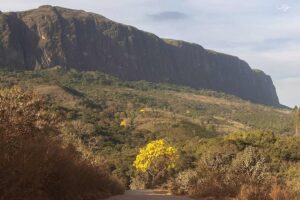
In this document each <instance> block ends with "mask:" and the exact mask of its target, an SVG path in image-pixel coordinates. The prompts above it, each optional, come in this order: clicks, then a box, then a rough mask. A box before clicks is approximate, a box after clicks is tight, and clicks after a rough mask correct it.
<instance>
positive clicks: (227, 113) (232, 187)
mask: <svg viewBox="0 0 300 200" xmlns="http://www.w3.org/2000/svg"><path fill="white" fill-rule="evenodd" d="M15 85H17V86H19V87H22V88H23V89H24V90H26V91H27V90H28V91H32V92H33V93H34V94H35V95H36V96H38V97H39V98H42V99H43V100H44V101H45V103H46V104H48V105H50V107H51V112H53V113H55V115H57V116H59V126H58V127H57V128H56V129H57V130H56V131H54V132H55V133H56V135H55V137H54V138H56V139H57V138H59V140H61V141H62V144H61V145H57V144H55V145H56V146H57V148H59V149H60V148H62V147H61V146H63V147H64V148H62V149H61V150H64V151H67V152H69V151H70V152H73V151H74V152H77V153H76V155H77V154H79V155H80V157H81V158H84V160H85V162H86V161H88V163H91V166H95V165H96V166H97V165H98V164H99V163H105V166H107V169H108V171H109V172H111V173H112V174H113V175H114V176H117V177H118V178H119V180H121V181H122V182H123V183H124V185H125V186H126V187H132V188H143V187H145V186H148V187H158V186H160V187H165V188H168V189H170V190H171V191H172V192H174V193H179V194H188V195H192V196H195V197H208V196H215V197H216V198H221V197H225V196H227V197H236V198H239V199H259V200H263V199H276V198H277V197H278V196H281V197H282V198H281V199H297V198H298V197H299V191H300V186H299V182H300V180H299V177H300V174H299V173H300V172H299V159H300V155H299V152H300V151H299V145H298V144H299V142H300V138H299V136H296V135H294V134H295V126H294V125H296V123H295V122H296V121H297V120H298V118H297V120H296V115H295V114H294V113H295V112H292V110H289V109H278V108H272V107H266V106H262V105H257V104H252V103H250V102H246V101H243V100H240V99H238V98H236V97H234V96H229V95H226V94H222V93H216V92H213V91H207V90H193V89H190V88H186V87H178V86H173V85H166V84H153V83H148V82H144V81H139V82H126V81H120V80H118V79H116V78H114V77H111V76H108V75H106V74H103V73H100V72H78V71H75V70H65V69H62V68H59V67H57V68H53V69H47V70H40V71H21V72H9V71H1V72H0V87H1V88H11V87H13V86H15ZM297 122H298V121H297ZM47 130H50V129H49V128H47ZM48 135H49V134H48ZM50 135H51V134H50ZM52 140H53V138H52V139H51V141H52ZM161 140H163V141H164V142H165V143H166V144H168V145H170V147H172V148H174V149H175V150H176V149H177V150H176V155H177V154H178V159H176V165H175V166H174V167H171V168H169V169H168V170H166V171H164V170H161V171H164V173H163V175H159V176H154V174H155V173H154V171H155V170H154V171H151V173H152V175H151V174H149V173H145V172H150V171H149V170H145V169H144V170H138V167H137V166H138V165H136V166H134V164H133V163H134V161H135V160H136V159H137V158H138V157H137V155H139V153H140V152H139V148H142V147H145V146H146V147H147V144H149V143H150V144H154V143H151V142H153V141H161ZM47 141H48V139H47ZM55 141H56V142H57V140H55ZM68 144H73V147H74V148H73V149H72V148H71V149H72V150H68V149H69V148H66V146H68ZM41 146H45V145H41ZM44 148H45V149H47V145H46V147H44ZM54 154H55V152H54V153H53V155H54ZM65 155H66V157H70V156H69V155H68V154H65ZM159 155H163V156H166V155H168V154H159ZM71 157H72V156H71ZM73 157H74V156H73ZM144 157H145V158H150V157H149V156H144ZM158 157H159V158H160V156H158ZM176 157H177V156H176ZM74 159H75V158H74ZM151 159H152V158H151ZM153 160H155V159H153ZM70 162H83V161H76V160H73V161H70ZM155 163H156V162H155ZM158 163H159V164H158V165H159V166H166V165H164V164H163V162H158ZM87 165H88V166H90V165H89V164H87ZM103 168H104V167H102V169H103ZM240 174H243V175H244V176H242V177H241V176H240ZM277 199H278V198H277Z"/></svg>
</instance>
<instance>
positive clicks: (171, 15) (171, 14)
mask: <svg viewBox="0 0 300 200" xmlns="http://www.w3.org/2000/svg"><path fill="white" fill-rule="evenodd" d="M148 17H150V18H151V19H152V20H154V21H170V20H182V19H187V18H189V15H187V14H185V13H182V12H178V11H164V12H159V13H156V14H152V15H148Z"/></svg>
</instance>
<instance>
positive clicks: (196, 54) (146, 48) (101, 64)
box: [0, 6, 280, 107]
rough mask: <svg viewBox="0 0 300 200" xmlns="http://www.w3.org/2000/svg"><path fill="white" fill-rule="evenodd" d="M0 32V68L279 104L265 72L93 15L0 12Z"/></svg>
mask: <svg viewBox="0 0 300 200" xmlns="http://www.w3.org/2000/svg"><path fill="white" fill-rule="evenodd" d="M0 33H1V34H0V68H8V69H23V70H33V69H40V68H50V67H54V66H57V65H60V66H64V67H67V68H74V69H78V70H83V71H89V70H101V71H103V72H105V73H108V74H111V75H114V76H117V77H119V78H121V79H123V80H135V81H137V80H146V81H150V82H157V83H161V82H164V83H173V84H177V85H185V86H190V87H193V88H195V89H210V90H214V91H220V92H224V93H227V94H232V95H235V96H238V97H240V98H242V99H245V100H250V101H252V102H256V103H260V104H266V105H271V106H276V107H278V106H280V104H279V100H278V97H277V94H276V90H275V87H274V85H273V83H272V80H271V77H270V76H268V75H266V74H264V73H263V72H261V71H256V70H252V69H251V68H250V66H249V65H248V64H247V63H246V62H245V61H243V60H240V59H239V58H237V57H235V56H230V55H226V54H222V53H217V52H214V51H210V50H206V49H204V48H203V47H201V46H200V45H197V44H191V43H187V42H183V41H175V40H169V39H161V38H159V37H157V36H155V35H153V34H151V33H147V32H143V31H140V30H138V29H136V28H134V27H131V26H126V25H123V24H119V23H116V22H113V21H111V20H109V19H107V18H105V17H103V16H100V15H97V14H93V13H88V12H84V11H79V10H71V9H65V8H61V7H52V6H42V7H39V8H38V9H34V10H29V11H24V12H17V13H14V12H10V13H0Z"/></svg>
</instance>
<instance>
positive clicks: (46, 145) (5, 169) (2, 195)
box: [0, 88, 124, 200]
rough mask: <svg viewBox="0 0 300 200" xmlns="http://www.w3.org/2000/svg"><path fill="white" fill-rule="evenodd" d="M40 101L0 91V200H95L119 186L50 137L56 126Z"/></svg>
mask: <svg viewBox="0 0 300 200" xmlns="http://www.w3.org/2000/svg"><path fill="white" fill-rule="evenodd" d="M43 106H44V104H43V102H42V101H41V100H39V99H36V98H35V96H34V95H32V94H30V93H25V92H24V91H22V90H21V89H18V88H13V89H11V90H0V128H1V129H0V160H1V162H0V200H10V199H11V200H18V199H22V200H29V199H43V200H52V199H53V200H60V199H65V200H77V199H78V200H82V199H86V200H94V199H103V198H105V197H108V196H110V195H112V194H120V193H122V192H123V191H124V188H123V186H122V185H121V184H120V183H119V182H118V181H117V180H115V179H114V178H112V177H111V176H110V175H109V174H108V172H107V171H105V170H104V169H103V168H102V167H97V166H95V165H92V164H91V163H90V162H88V161H86V160H83V159H82V158H81V157H80V155H79V154H78V153H77V152H76V151H75V148H74V147H72V146H68V147H66V148H63V147H62V146H61V145H60V143H59V142H57V141H56V140H54V139H53V138H51V137H50V135H49V134H50V133H53V131H54V130H56V129H55V126H54V125H53V123H52V122H54V121H55V120H51V118H49V117H48V118H45V116H53V115H49V112H47V109H44V107H43Z"/></svg>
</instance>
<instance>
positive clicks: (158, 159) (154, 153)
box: [133, 139, 179, 185]
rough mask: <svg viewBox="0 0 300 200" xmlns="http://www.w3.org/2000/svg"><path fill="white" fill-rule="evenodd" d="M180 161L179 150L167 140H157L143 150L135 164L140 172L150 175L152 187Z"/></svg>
mask: <svg viewBox="0 0 300 200" xmlns="http://www.w3.org/2000/svg"><path fill="white" fill-rule="evenodd" d="M178 159H179V155H178V152H177V150H176V149H175V148H174V147H172V146H170V145H169V144H168V143H167V142H166V141H165V140H163V139H161V140H155V141H152V142H150V143H149V144H147V146H146V147H144V148H141V149H140V152H139V154H138V155H137V156H136V159H135V161H134V163H133V165H134V167H135V168H136V170H137V171H138V172H142V173H144V174H149V175H150V176H151V182H152V185H153V184H154V183H155V181H156V180H157V179H158V178H161V177H164V176H165V175H166V173H167V172H168V171H169V170H171V169H173V168H175V167H176V163H177V161H178Z"/></svg>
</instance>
